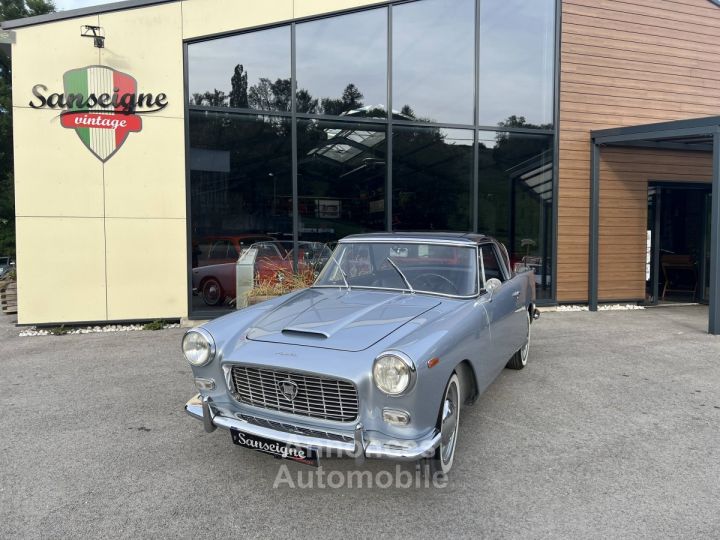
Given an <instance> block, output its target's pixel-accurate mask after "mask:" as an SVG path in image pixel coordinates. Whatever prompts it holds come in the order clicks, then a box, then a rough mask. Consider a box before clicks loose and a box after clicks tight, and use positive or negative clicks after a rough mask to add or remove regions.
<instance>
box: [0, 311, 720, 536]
mask: <svg viewBox="0 0 720 540" xmlns="http://www.w3.org/2000/svg"><path fill="white" fill-rule="evenodd" d="M705 317H706V311H705V310H703V309H702V308H673V309H669V308H665V309H655V310H646V311H639V312H638V311H635V312H601V313H596V314H590V313H549V314H545V315H544V316H543V318H542V319H541V321H540V322H539V324H537V325H536V326H535V327H534V341H533V348H532V352H531V354H532V363H531V364H530V365H529V366H528V368H527V369H525V370H524V371H522V372H510V371H506V372H505V373H503V375H502V376H501V377H500V378H499V379H498V380H497V382H495V383H494V384H493V386H492V387H491V388H490V389H489V390H488V392H487V393H486V394H485V395H484V396H483V397H482V398H481V400H480V401H479V402H478V403H477V404H476V405H475V406H474V407H473V408H468V409H464V411H463V417H462V422H461V428H462V432H461V438H460V442H459V445H460V446H459V449H458V453H457V456H456V465H455V468H454V470H453V472H452V475H451V478H450V481H449V484H448V485H447V487H445V488H442V489H438V488H435V489H433V488H424V487H420V488H413V489H404V490H402V489H394V488H392V489H380V488H377V487H375V488H373V489H349V488H344V489H314V490H309V489H291V488H289V487H287V486H283V487H281V488H279V489H273V487H272V485H273V481H274V480H275V478H276V475H277V473H278V470H279V465H280V462H278V461H275V460H273V459H271V458H268V457H266V456H263V455H259V454H255V453H252V452H250V451H246V450H242V449H239V448H237V447H234V446H233V445H232V444H231V443H230V436H229V435H228V434H227V433H225V432H222V431H216V432H215V433H213V434H210V435H207V434H205V433H204V432H203V431H202V429H201V426H200V424H199V423H198V422H196V421H194V420H192V419H191V418H189V417H187V416H186V415H185V414H184V413H183V412H182V405H183V403H184V401H185V400H186V398H187V397H189V395H190V394H191V393H192V392H193V386H192V383H191V378H190V369H189V368H188V367H187V365H186V364H185V362H184V360H182V358H181V355H180V353H179V341H180V336H181V334H182V331H181V330H165V331H160V332H132V333H127V334H123V333H114V334H92V335H80V336H61V337H53V336H48V337H28V338H19V337H17V329H15V328H14V327H12V326H11V325H10V322H11V321H10V320H9V319H8V318H7V317H6V318H4V319H2V321H0V388H2V394H1V395H0V407H2V415H0V538H18V537H38V538H39V537H44V538H50V537H75V538H81V537H156V536H157V537H183V538H185V537H200V538H204V537H220V536H232V537H241V536H246V535H247V536H250V535H252V536H261V537H263V538H275V537H277V538H288V537H291V538H303V537H308V536H315V537H327V538H333V537H339V536H341V535H342V536H343V537H356V536H362V537H364V538H371V537H373V536H375V535H377V534H383V535H384V536H389V537H405V538H409V537H437V538H445V537H449V536H453V535H455V536H468V537H470V536H472V537H475V538H477V537H491V538H498V537H516V538H517V537H523V538H549V537H565V538H571V537H572V538H583V537H603V538H605V537H624V538H628V537H645V538H657V537H695V538H697V537H704V538H717V537H718V536H720V513H719V512H718V508H719V507H720V501H719V498H720V338H713V337H710V336H708V335H706V334H705V333H704V329H705V326H706V319H705ZM351 467H352V463H351V462H348V461H338V460H335V461H327V462H325V470H326V471H334V470H337V471H345V470H347V469H349V468H351ZM368 467H369V469H370V470H371V471H372V472H373V474H376V473H377V472H378V471H381V470H383V469H386V470H390V471H393V470H394V468H393V466H388V465H387V464H383V463H378V462H372V463H370V464H369V465H368ZM289 470H290V472H291V473H292V474H293V475H296V474H297V472H298V471H303V470H307V469H303V468H302V467H301V466H298V465H295V464H291V466H290V469H289ZM295 478H297V477H295ZM303 478H307V477H303Z"/></svg>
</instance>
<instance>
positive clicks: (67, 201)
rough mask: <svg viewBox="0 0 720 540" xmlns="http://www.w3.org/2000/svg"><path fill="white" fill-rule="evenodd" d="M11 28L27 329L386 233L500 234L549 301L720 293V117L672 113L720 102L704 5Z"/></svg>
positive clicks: (186, 293)
mask: <svg viewBox="0 0 720 540" xmlns="http://www.w3.org/2000/svg"><path fill="white" fill-rule="evenodd" d="M2 26H3V30H4V31H5V33H4V36H5V40H6V41H8V42H10V43H11V48H12V59H13V114H14V149H15V182H16V215H17V246H18V248H17V261H18V269H19V282H18V291H19V322H20V323H21V324H35V323H59V322H81V321H82V322H84V321H118V320H139V319H158V318H165V319H170V318H184V317H189V318H207V317H210V316H215V315H217V314H220V313H223V312H226V311H227V310H229V309H232V305H230V304H229V303H228V302H227V301H226V300H227V299H228V297H229V296H231V295H228V294H221V295H220V296H217V294H216V293H217V290H218V289H217V287H215V289H213V290H212V292H208V291H210V287H209V285H208V283H209V282H208V281H199V279H200V278H198V276H200V275H204V274H203V271H202V269H203V268H204V267H207V266H212V265H217V264H228V263H230V264H232V262H233V261H235V260H236V259H237V256H238V254H239V252H240V251H241V250H242V248H243V247H244V246H247V245H250V244H252V243H256V242H261V241H268V242H276V243H277V244H278V245H281V244H282V245H286V246H287V249H286V250H284V251H283V252H282V253H278V257H280V258H282V257H284V258H285V259H286V260H287V261H289V264H295V265H297V264H298V261H297V258H298V255H297V254H298V253H302V245H303V243H305V242H321V243H330V244H331V245H332V242H335V241H336V240H338V239H339V238H342V237H343V236H345V235H348V234H353V233H358V232H368V231H385V230H393V231H407V230H454V231H468V230H471V231H480V232H483V233H487V234H491V235H493V236H495V237H497V238H498V239H499V240H501V241H502V242H503V243H505V244H506V246H507V247H508V250H509V252H510V257H511V260H512V262H513V263H521V264H523V265H525V266H529V267H531V268H533V269H534V270H535V273H536V283H537V295H538V298H539V301H540V303H545V304H555V303H575V302H581V303H588V302H589V303H590V304H591V306H593V307H594V306H595V305H596V304H597V303H598V302H618V301H622V302H641V303H658V302H669V301H674V300H678V301H692V302H710V301H711V299H712V298H713V293H716V291H717V288H718V287H717V265H716V264H715V265H714V266H712V265H713V264H714V263H713V257H716V254H715V252H714V251H713V245H714V239H716V238H717V237H718V234H717V229H718V223H717V216H715V221H713V219H712V217H711V216H712V207H713V199H715V203H717V198H718V197H714V198H713V197H712V196H711V193H712V185H713V177H714V176H717V174H715V175H714V167H713V161H714V160H713V155H714V154H713V152H712V149H713V133H714V131H713V129H715V128H714V127H709V128H707V129H705V130H704V131H702V133H700V132H699V131H697V130H696V131H695V132H693V134H694V135H693V136H692V137H691V136H688V133H690V132H689V131H688V129H690V127H691V126H690V125H684V127H683V126H676V127H677V129H676V130H675V131H673V129H674V128H673V127H672V126H675V124H672V122H673V121H681V120H687V119H695V118H703V117H709V116H713V115H717V114H718V113H719V112H720V92H718V90H717V87H718V82H720V42H718V40H717V39H715V38H716V36H717V35H718V34H719V33H720V7H718V6H717V5H716V4H715V3H714V2H712V1H710V0H675V1H670V0H659V1H658V0H632V1H630V0H627V1H621V0H606V1H604V2H597V1H595V0H562V1H560V0H415V1H409V2H405V1H402V2H369V1H362V0H336V1H334V2H332V1H329V0H323V1H317V0H275V1H273V2H260V1H249V0H242V1H238V0H175V1H167V0H166V1H161V0H155V1H152V0H131V1H128V2H119V3H115V4H109V5H105V6H99V7H96V8H87V9H81V10H75V11H67V12H60V13H57V14H52V15H48V16H40V17H34V18H29V19H24V20H18V21H11V22H7V23H3V25H2ZM668 122H669V123H670V124H672V126H670V127H668V124H665V123H668ZM654 123H663V126H665V128H666V129H665V131H663V132H662V133H663V134H664V135H663V137H661V136H660V135H657V136H656V137H654V138H653V137H651V136H647V137H645V138H642V137H641V136H640V135H637V134H636V135H634V136H633V135H632V134H631V132H625V131H622V132H617V133H616V132H606V131H601V130H606V129H611V128H628V129H630V127H632V126H644V125H647V124H654ZM717 123H720V122H716V123H715V124H713V122H712V121H706V125H709V126H716V124H717ZM692 126H695V125H694V124H693V125H692ZM658 129H659V128H658ZM683 129H685V131H683ZM73 131H75V133H72V132H73ZM646 131H647V130H646ZM650 131H651V130H650ZM671 131H672V134H671V135H668V133H670V132H671ZM691 131H692V130H691ZM659 132H660V131H658V133H659ZM706 132H707V133H706ZM708 133H709V135H708ZM665 135H667V136H665ZM681 136H683V137H684V138H681ZM608 137H609V138H608ZM708 137H709V138H708ZM713 231H715V234H713ZM293 248H294V249H293ZM203 291H205V292H203ZM212 293H215V296H213V294H212ZM716 294H717V293H716ZM710 303H711V304H712V302H710ZM713 313H714V312H713V309H711V321H712V317H713ZM715 313H716V312H715ZM711 324H712V323H711Z"/></svg>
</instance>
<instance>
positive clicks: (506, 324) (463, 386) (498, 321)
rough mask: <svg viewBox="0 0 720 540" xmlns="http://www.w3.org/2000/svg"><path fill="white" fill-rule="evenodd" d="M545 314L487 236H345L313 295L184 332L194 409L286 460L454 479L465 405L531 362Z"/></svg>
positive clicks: (249, 444) (525, 278)
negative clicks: (414, 466) (397, 466)
mask: <svg viewBox="0 0 720 540" xmlns="http://www.w3.org/2000/svg"><path fill="white" fill-rule="evenodd" d="M537 316H538V312H537V310H536V308H535V283H534V279H533V274H532V272H531V271H528V272H522V273H517V274H516V273H514V272H513V271H512V270H511V269H510V267H509V259H508V256H507V251H506V250H505V248H504V246H502V244H500V243H499V242H497V241H495V240H494V239H492V238H490V237H488V236H483V235H480V234H462V233H377V234H363V235H354V236H348V237H346V238H344V239H343V240H341V241H340V242H339V243H338V245H337V247H336V249H335V250H334V252H333V254H332V256H331V258H330V260H329V261H328V263H327V264H326V265H325V268H324V269H323V271H322V272H321V273H320V275H319V276H318V278H317V281H316V282H315V284H314V285H313V286H312V287H310V288H309V289H304V290H302V291H297V292H294V293H291V294H288V295H285V296H282V297H279V298H276V299H273V300H270V301H267V302H264V303H262V304H258V305H256V306H253V307H249V308H246V309H242V310H239V311H237V312H235V313H232V314H230V315H227V316H224V317H221V318H219V319H216V320H214V321H211V322H209V323H206V324H204V325H202V326H199V327H197V328H194V329H192V330H189V331H188V332H187V333H186V334H185V336H184V338H183V343H182V348H183V352H184V354H185V357H186V358H187V360H188V362H190V364H191V366H192V370H193V374H194V377H195V384H196V386H197V388H198V391H199V394H198V395H197V396H195V397H193V398H192V399H191V400H190V401H189V402H188V403H187V404H186V406H185V410H186V411H187V412H188V413H189V414H190V415H191V416H194V417H196V418H198V419H200V420H202V421H203V423H204V425H205V429H206V431H213V430H214V429H215V428H217V427H221V428H225V429H227V430H229V431H230V433H231V435H232V440H233V442H234V443H235V444H238V445H240V446H244V447H246V448H251V449H254V450H258V451H261V452H265V453H267V454H272V455H274V456H276V457H282V458H287V459H292V460H295V461H298V462H302V463H307V464H310V465H317V464H318V462H319V459H320V458H321V457H323V456H336V455H351V456H353V457H355V458H356V459H358V460H362V459H364V458H381V459H395V460H425V461H426V462H427V463H428V464H429V465H430V466H431V467H432V470H433V472H436V471H437V472H440V473H447V472H448V471H449V470H450V469H451V467H452V465H453V459H454V455H455V447H456V444H457V440H458V422H459V419H460V411H461V407H462V406H464V405H466V404H469V403H472V402H473V401H474V400H475V399H477V397H478V396H479V395H480V394H481V393H482V392H483V391H484V390H485V389H486V388H487V387H488V386H489V385H490V383H492V382H493V380H494V379H495V378H496V377H497V376H498V374H499V373H500V372H501V371H502V370H503V368H505V367H508V368H511V369H522V368H523V367H525V365H526V363H527V361H528V350H529V345H530V325H531V323H532V321H533V319H535V318H537Z"/></svg>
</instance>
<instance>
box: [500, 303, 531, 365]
mask: <svg viewBox="0 0 720 540" xmlns="http://www.w3.org/2000/svg"><path fill="white" fill-rule="evenodd" d="M525 316H526V317H527V338H526V339H525V345H523V346H522V348H521V349H520V350H519V351H518V352H516V353H515V354H514V355H513V357H512V358H511V359H510V361H509V362H508V363H507V365H506V366H505V367H507V368H509V369H522V368H524V367H525V366H526V365H527V362H528V356H529V355H530V312H529V311H528V312H526V313H525Z"/></svg>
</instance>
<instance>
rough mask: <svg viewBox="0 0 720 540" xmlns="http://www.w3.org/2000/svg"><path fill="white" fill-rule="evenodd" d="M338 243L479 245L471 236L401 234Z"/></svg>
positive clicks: (343, 240) (339, 241) (353, 239)
mask: <svg viewBox="0 0 720 540" xmlns="http://www.w3.org/2000/svg"><path fill="white" fill-rule="evenodd" d="M338 244H429V245H433V246H459V247H473V246H475V245H477V242H476V241H475V240H471V239H469V238H468V239H467V240H428V239H424V240H423V239H420V238H407V237H404V236H399V237H397V238H343V239H341V240H338Z"/></svg>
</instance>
